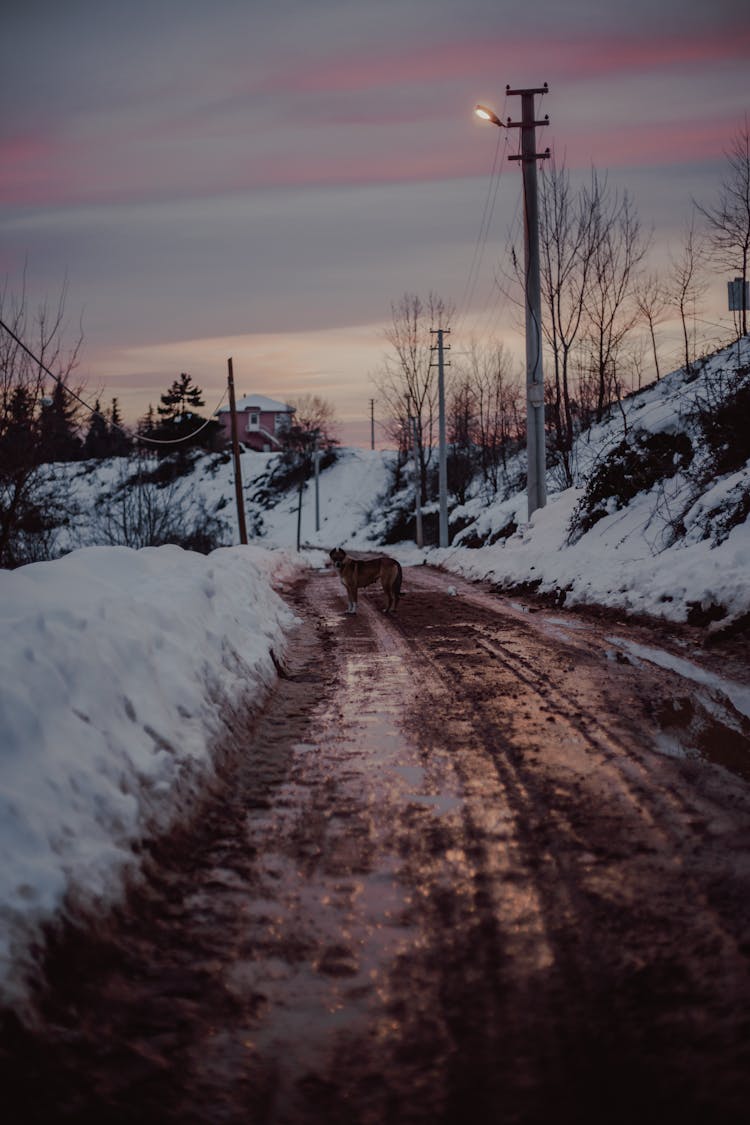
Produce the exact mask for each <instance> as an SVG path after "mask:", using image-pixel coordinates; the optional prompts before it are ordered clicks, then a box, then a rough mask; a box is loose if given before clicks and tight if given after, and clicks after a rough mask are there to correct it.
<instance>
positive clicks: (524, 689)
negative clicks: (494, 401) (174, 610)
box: [5, 568, 750, 1125]
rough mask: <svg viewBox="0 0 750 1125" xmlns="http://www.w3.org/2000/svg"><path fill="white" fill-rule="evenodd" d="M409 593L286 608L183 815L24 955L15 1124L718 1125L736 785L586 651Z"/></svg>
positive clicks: (737, 1043)
mask: <svg viewBox="0 0 750 1125" xmlns="http://www.w3.org/2000/svg"><path fill="white" fill-rule="evenodd" d="M451 581H452V582H455V579H451ZM405 585H406V588H407V591H408V595H407V597H406V598H405V600H404V601H403V603H402V604H401V606H400V609H399V613H398V615H397V616H396V617H395V618H386V617H383V616H382V615H381V614H380V613H379V605H380V598H379V595H378V594H377V593H375V594H373V593H372V592H366V594H365V596H364V597H363V598H362V599H361V601H360V606H361V612H360V615H359V616H358V617H355V618H352V617H347V616H344V614H343V612H342V611H343V608H344V604H345V599H344V594H343V590H342V588H341V585H340V583H339V582H338V579H337V578H336V577H335V576H333V575H330V574H314V575H311V576H310V578H309V580H308V581H307V582H306V583H305V584H300V585H299V586H298V587H296V588H295V589H293V590H290V591H288V594H287V596H288V597H289V599H290V601H291V603H292V605H293V606H294V607H295V609H296V610H297V612H298V614H299V615H300V617H302V618H303V619H304V622H305V624H304V627H302V628H301V629H300V630H299V631H298V632H297V634H296V636H295V637H294V638H293V639H292V640H291V642H290V646H289V649H288V652H287V653H286V654H285V657H284V661H285V672H284V677H283V678H282V679H281V680H280V682H279V685H278V688H277V690H276V691H275V692H274V693H273V694H272V696H271V697H270V699H269V701H268V703H267V705H266V707H265V708H264V710H263V712H262V714H261V715H260V716H258V717H257V718H256V719H255V720H254V721H253V723H252V729H249V730H248V731H247V732H244V733H243V732H241V731H238V742H237V746H236V747H235V748H234V749H235V754H234V761H233V764H232V766H231V768H229V769H228V770H227V772H226V775H225V776H224V777H223V779H222V782H221V784H220V785H219V786H217V791H216V793H215V794H213V795H212V796H211V797H210V799H208V800H207V802H206V806H205V808H204V810H203V812H202V815H201V816H200V818H199V819H198V820H197V822H196V823H193V824H192V825H190V826H187V827H186V828H185V829H184V830H183V831H182V832H180V833H175V834H174V835H173V836H172V837H171V838H170V839H168V840H163V841H161V842H160V843H159V844H157V845H156V846H155V847H154V848H153V851H152V855H151V858H150V861H149V863H148V865H147V872H146V878H145V881H144V883H143V885H142V886H140V887H137V888H134V890H133V893H132V895H131V897H130V899H129V901H128V903H127V905H126V907H125V908H124V909H123V910H122V911H121V912H120V913H119V915H118V916H117V917H115V918H112V919H107V920H102V924H101V926H100V928H99V933H98V934H97V933H94V934H90V935H88V936H83V935H80V934H78V935H77V934H70V935H68V938H67V939H66V941H63V942H62V943H61V944H60V946H59V947H58V949H57V950H56V951H55V953H54V955H53V956H52V957H51V958H50V962H49V965H48V970H49V979H50V983H51V988H50V991H49V993H48V995H47V996H46V998H45V999H44V1001H43V1003H42V1005H41V1016H42V1020H43V1026H42V1028H41V1029H38V1030H37V1031H36V1032H34V1033H23V1032H22V1031H21V1030H19V1029H17V1028H16V1029H15V1041H14V1044H12V1051H11V1056H10V1057H11V1064H12V1072H10V1071H9V1075H8V1082H7V1083H6V1085H5V1089H6V1091H7V1090H9V1089H10V1090H12V1091H14V1092H15V1093H16V1094H18V1095H20V1096H21V1098H22V1099H24V1104H23V1110H24V1113H23V1116H19V1117H18V1119H17V1120H18V1121H19V1123H20V1122H21V1121H23V1122H24V1125H26V1123H27V1122H28V1123H34V1122H44V1123H45V1125H49V1123H50V1122H56V1121H61V1122H62V1121H67V1122H73V1121H75V1122H91V1123H93V1122H96V1123H97V1125H99V1123H102V1125H110V1123H112V1125H120V1123H123V1125H124V1123H125V1122H135V1121H139V1122H145V1123H149V1122H151V1121H159V1122H164V1123H167V1125H168V1123H170V1122H180V1123H186V1125H191V1123H194V1125H202V1123H205V1122H210V1123H213V1122H217V1123H223V1122H226V1123H231V1125H234V1123H235V1122H236V1123H239V1122H242V1123H243V1125H245V1123H248V1122H249V1123H251V1125H256V1123H257V1125H306V1123H313V1122H325V1123H326V1125H339V1123H340V1125H360V1123H361V1125H385V1123H391V1122H393V1123H396V1125H401V1123H405V1125H410V1123H427V1122H429V1123H430V1125H438V1123H440V1125H459V1123H461V1125H464V1123H471V1125H474V1123H476V1125H485V1123H487V1125H489V1123H492V1125H495V1123H496V1122H500V1121H502V1122H503V1123H508V1125H511V1123H513V1122H518V1123H524V1125H527V1123H528V1125H535V1123H537V1122H539V1123H542V1122H544V1123H547V1122H550V1123H552V1125H566V1123H573V1122H575V1123H576V1125H588V1123H589V1122H593V1121H595V1120H596V1122H597V1125H599V1122H601V1120H603V1119H604V1120H607V1121H608V1122H609V1123H613V1125H619V1123H620V1122H622V1123H623V1125H624V1123H625V1122H628V1125H631V1123H632V1121H633V1120H639V1121H641V1122H644V1123H647V1122H650V1121H652V1120H657V1119H658V1120H660V1121H661V1120H663V1117H664V1115H665V1114H666V1113H667V1112H669V1114H670V1116H671V1117H672V1118H677V1119H679V1120H680V1121H681V1123H682V1125H691V1123H692V1122H695V1123H696V1125H697V1122H699V1121H700V1122H701V1123H703V1122H704V1121H706V1120H709V1119H710V1120H711V1121H712V1122H717V1123H719V1125H721V1123H723V1122H726V1123H727V1125H728V1123H729V1122H734V1121H740V1120H744V1115H745V1113H746V1103H747V1096H748V1094H750V1079H748V1073H749V1072H750V1053H749V1052H748V1047H747V1044H748V1042H749V1041H750V1020H748V1017H747V1012H748V1010H750V983H749V981H750V976H749V970H750V903H749V898H750V896H748V894H747V891H748V870H749V869H750V840H748V835H747V826H748V824H750V793H749V792H748V787H747V785H746V784H745V783H744V782H740V781H734V779H731V780H730V781H728V780H727V778H726V777H725V775H724V774H723V773H722V772H721V771H716V770H714V769H713V768H707V770H705V771H703V772H697V771H696V767H695V765H694V764H688V763H680V762H677V761H673V760H670V759H662V758H659V757H658V756H656V755H654V754H653V753H652V752H651V750H650V733H649V731H650V728H649V722H651V719H650V717H649V712H648V708H646V709H645V710H644V708H643V706H642V699H641V694H642V692H643V690H644V689H643V688H642V683H641V680H640V679H639V672H638V670H637V669H635V668H634V667H632V666H630V665H624V664H623V665H619V664H617V662H616V661H614V662H613V661H612V660H608V659H607V656H606V652H604V651H603V650H602V648H601V646H599V647H597V645H594V644H590V643H587V642H586V641H585V640H583V639H582V641H581V643H580V644H578V645H574V644H572V643H568V642H566V641H565V640H564V639H563V640H562V641H560V640H559V639H555V638H550V636H548V635H546V634H543V632H540V631H539V629H537V628H536V626H535V625H532V623H528V624H527V623H525V622H523V621H519V615H518V614H515V615H514V614H513V613H512V612H508V610H507V608H504V607H503V605H502V604H501V603H500V602H498V601H496V600H495V599H492V598H491V597H489V596H488V595H486V594H482V593H481V591H478V590H476V589H475V588H473V587H469V586H468V584H459V585H461V589H462V591H465V592H466V597H463V596H462V597H459V598H455V599H454V598H450V597H448V596H446V593H445V588H446V585H447V583H446V580H445V577H444V576H442V575H440V574H438V573H436V572H432V571H429V570H428V569H427V568H414V569H413V570H411V571H409V570H407V571H406V575H405ZM597 644H598V641H597ZM488 646H489V648H488ZM490 649H491V651H489V650H490ZM282 671H284V670H283V669H282ZM665 677H666V674H665ZM654 682H656V683H661V682H663V683H666V682H667V679H666V678H664V679H663V680H659V677H658V676H657V677H656V679H655V681H654ZM650 686H652V687H653V683H652V684H651V685H650ZM239 750H241V752H238V751H239ZM11 1038H12V1036H11ZM5 1042H6V1044H7V1039H6V1040H5ZM13 1064H15V1065H14V1067H13Z"/></svg>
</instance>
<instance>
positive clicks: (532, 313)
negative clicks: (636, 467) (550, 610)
mask: <svg viewBox="0 0 750 1125" xmlns="http://www.w3.org/2000/svg"><path fill="white" fill-rule="evenodd" d="M547 89H548V87H547V83H546V82H545V84H544V86H542V87H540V88H537V89H533V90H511V88H510V86H507V87H506V90H505V92H506V95H507V96H508V97H513V96H514V95H520V97H521V120H520V121H511V120H510V118H508V128H509V129H518V128H520V130H521V155H520V156H511V157H509V159H510V160H520V161H521V167H522V170H523V204H524V218H525V222H524V257H525V272H526V283H525V289H526V302H525V303H526V457H527V461H528V468H527V477H526V493H527V497H528V507H529V517H531V515H532V513H533V512H535V511H536V509H537V508H543V507H544V506H545V504H546V503H547V481H546V476H547V451H546V444H545V437H544V372H543V368H542V296H541V283H540V269H539V201H538V197H537V182H536V162H537V160H543V159H545V158H546V157H548V156H549V149H546V150H545V152H537V151H536V126H537V125H548V124H549V117H545V118H544V120H543V121H536V120H535V119H534V95H535V94H546V93H547Z"/></svg>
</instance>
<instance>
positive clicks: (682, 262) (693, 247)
mask: <svg viewBox="0 0 750 1125" xmlns="http://www.w3.org/2000/svg"><path fill="white" fill-rule="evenodd" d="M704 255H705V249H704V246H703V243H702V241H701V239H700V237H699V236H698V235H697V234H696V232H695V217H694V216H693V218H692V219H691V221H690V224H689V226H688V227H687V228H686V230H685V236H684V243H683V247H682V252H681V254H680V257H679V258H677V259H674V258H673V259H672V276H671V284H670V287H669V295H670V302H671V304H672V305H673V306H674V307H675V308H676V309H677V311H678V313H679V315H680V323H681V325H682V339H683V347H684V357H685V370H686V372H688V373H689V372H690V371H691V370H692V366H693V361H694V359H695V355H696V347H695V315H696V311H697V304H698V301H699V300H700V298H701V297H702V296H703V294H704V293H705V291H706V288H707V282H706V280H705V277H704V275H703V272H702V265H703V259H704ZM691 318H692V321H693V340H692V344H691V338H690V330H689V328H688V321H689V320H690V319H691Z"/></svg>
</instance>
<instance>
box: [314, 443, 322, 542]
mask: <svg viewBox="0 0 750 1125" xmlns="http://www.w3.org/2000/svg"><path fill="white" fill-rule="evenodd" d="M313 457H314V458H315V530H316V531H320V450H319V449H318V435H317V434H316V435H315V448H314V451H313Z"/></svg>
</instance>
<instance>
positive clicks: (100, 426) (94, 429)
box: [82, 399, 109, 460]
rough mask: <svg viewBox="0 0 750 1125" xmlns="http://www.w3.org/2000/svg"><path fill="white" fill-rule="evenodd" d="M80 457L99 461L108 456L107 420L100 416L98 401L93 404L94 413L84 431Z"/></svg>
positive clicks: (100, 410)
mask: <svg viewBox="0 0 750 1125" xmlns="http://www.w3.org/2000/svg"><path fill="white" fill-rule="evenodd" d="M82 456H83V457H84V458H85V459H86V460H89V459H90V458H93V457H95V458H97V459H101V458H102V457H108V456H109V431H108V429H107V419H106V418H105V417H104V415H103V414H102V409H101V403H100V402H99V399H97V400H96V402H95V403H94V413H93V414H92V415H91V420H90V421H89V428H88V430H87V431H86V437H85V438H84V440H83V450H82Z"/></svg>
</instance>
